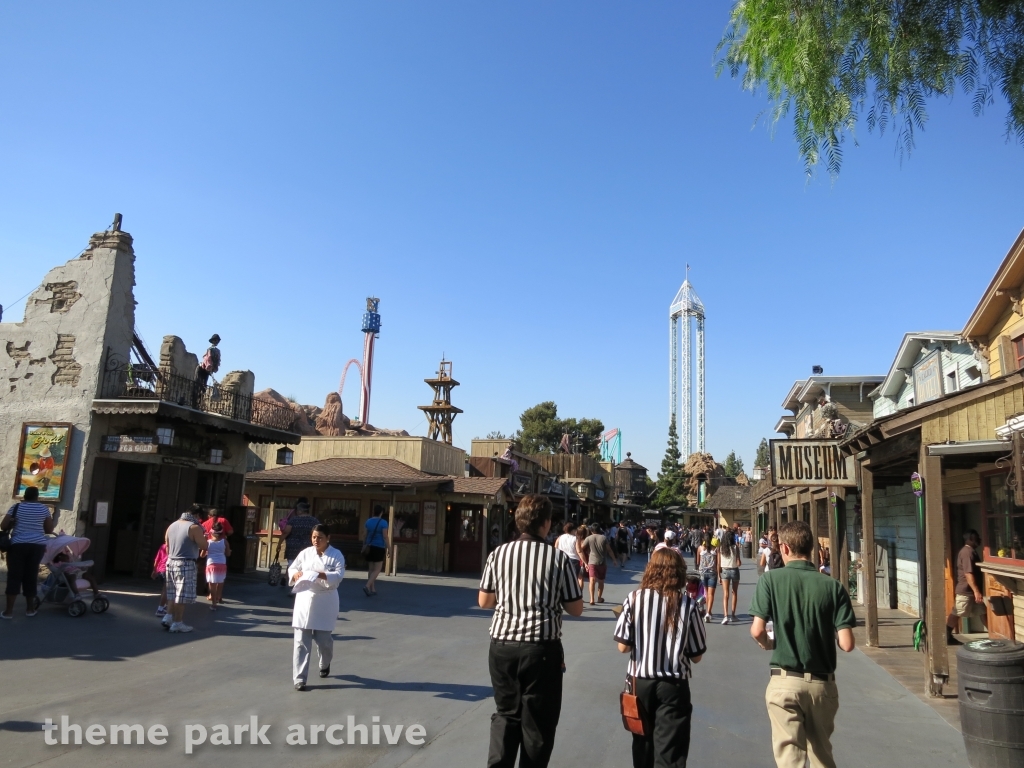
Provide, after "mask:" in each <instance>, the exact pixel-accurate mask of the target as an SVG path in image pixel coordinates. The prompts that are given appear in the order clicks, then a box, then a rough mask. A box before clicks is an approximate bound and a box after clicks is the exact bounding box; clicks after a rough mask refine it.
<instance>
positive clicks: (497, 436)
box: [486, 430, 508, 440]
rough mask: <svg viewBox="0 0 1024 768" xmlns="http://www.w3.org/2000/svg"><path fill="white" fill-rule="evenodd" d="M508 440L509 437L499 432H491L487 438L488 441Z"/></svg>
mask: <svg viewBox="0 0 1024 768" xmlns="http://www.w3.org/2000/svg"><path fill="white" fill-rule="evenodd" d="M507 438H508V435H506V434H505V433H503V432H500V431H498V430H492V431H491V432H488V433H487V438H486V439H487V440H505V439H507Z"/></svg>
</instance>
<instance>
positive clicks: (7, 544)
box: [0, 503, 21, 552]
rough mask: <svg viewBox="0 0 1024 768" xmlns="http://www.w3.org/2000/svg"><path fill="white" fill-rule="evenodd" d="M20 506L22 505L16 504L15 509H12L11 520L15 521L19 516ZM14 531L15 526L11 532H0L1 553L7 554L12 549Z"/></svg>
mask: <svg viewBox="0 0 1024 768" xmlns="http://www.w3.org/2000/svg"><path fill="white" fill-rule="evenodd" d="M19 506H21V504H20V503H18V504H15V505H14V506H13V507H11V514H10V518H11V520H13V519H14V518H15V517H16V516H17V514H18V507H19ZM13 531H14V527H13V526H12V527H11V530H9V531H0V552H6V551H7V550H9V549H10V548H11V533H12V532H13Z"/></svg>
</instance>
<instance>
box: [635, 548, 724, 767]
mask: <svg viewBox="0 0 1024 768" xmlns="http://www.w3.org/2000/svg"><path fill="white" fill-rule="evenodd" d="M615 641H616V642H617V643H618V645H619V650H620V651H622V652H623V653H628V654H630V657H629V670H628V672H627V677H626V692H625V693H624V694H623V696H622V698H621V706H622V710H623V724H624V725H625V726H626V728H627V729H628V730H629V731H631V732H632V733H633V766H634V768H654V766H658V768H685V766H686V758H687V755H688V754H689V751H690V717H691V714H692V713H693V705H692V704H691V703H690V677H691V665H692V664H696V663H697V662H699V661H700V660H701V657H702V656H703V655H704V653H705V651H706V650H707V643H706V637H705V631H704V622H703V621H702V620H701V616H700V611H699V609H698V607H697V604H696V602H695V601H694V600H693V598H692V597H690V596H689V595H688V594H687V591H686V563H685V562H684V561H683V558H681V557H680V556H679V555H677V554H676V553H675V552H673V551H672V550H670V549H659V550H657V551H656V552H654V553H653V554H652V555H651V560H650V562H649V563H648V564H647V570H646V571H645V572H644V577H643V580H642V581H641V582H640V588H639V589H637V590H635V591H633V592H630V593H629V595H627V597H626V600H625V602H623V604H622V614H621V615H620V616H619V620H618V622H617V623H616V625H615ZM632 710H635V716H634V714H633V711H632Z"/></svg>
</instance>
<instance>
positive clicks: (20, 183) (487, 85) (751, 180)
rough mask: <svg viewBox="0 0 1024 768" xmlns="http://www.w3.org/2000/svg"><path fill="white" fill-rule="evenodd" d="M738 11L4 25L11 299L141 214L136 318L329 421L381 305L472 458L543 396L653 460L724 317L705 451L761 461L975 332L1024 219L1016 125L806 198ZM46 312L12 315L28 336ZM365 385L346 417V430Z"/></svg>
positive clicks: (148, 15) (847, 169)
mask: <svg viewBox="0 0 1024 768" xmlns="http://www.w3.org/2000/svg"><path fill="white" fill-rule="evenodd" d="M729 8H730V4H729V3H725V2H711V3H695V2H685V3H684V2H652V3H645V4H624V3H610V2H592V3H587V4H582V3H565V2H549V3H539V2H524V3H507V2H506V3H472V2H432V3H412V2H390V3H383V2H382V3H358V4H357V3H333V2H331V3H314V2H307V3H292V4H287V5H285V4H270V3H257V2H246V3H242V2H235V3H227V2H225V3H215V4H210V3H183V2H181V3H173V4H151V3H150V4H128V3H117V4H115V3H92V4H71V3H63V4H43V3H33V4H20V5H15V4H7V5H6V6H4V8H3V9H2V10H0V72H3V73H4V74H3V75H2V76H0V148H2V149H0V302H3V303H4V304H5V305H10V304H11V303H12V302H13V301H14V300H15V299H17V298H18V297H20V296H22V295H23V294H25V293H27V292H28V291H29V290H31V289H33V288H34V287H35V286H36V285H37V284H38V283H39V282H40V280H41V279H42V277H43V275H44V274H45V272H46V271H47V270H48V269H49V268H50V267H52V266H54V265H56V264H58V263H62V262H63V261H65V260H67V259H69V258H72V257H74V256H75V255H76V254H77V253H78V252H79V251H80V250H81V248H82V247H84V246H85V244H86V242H87V240H88V237H89V235H90V234H91V233H92V232H94V231H97V230H100V229H103V228H105V227H106V226H108V225H109V223H110V220H111V218H112V215H113V213H114V212H115V211H119V212H121V213H122V214H123V215H124V228H125V229H126V230H128V231H129V232H131V233H132V235H133V236H134V237H135V247H136V254H137V263H136V268H137V283H138V285H137V289H136V298H137V299H138V301H139V307H138V316H137V323H138V328H139V330H140V332H141V333H142V336H143V337H144V338H145V339H146V340H147V342H148V344H149V346H150V348H151V349H155V348H158V347H159V342H160V338H161V337H162V336H163V335H165V334H176V335H179V336H181V337H182V338H184V339H185V341H186V343H187V344H188V345H189V347H190V348H191V349H194V350H201V349H202V348H203V347H204V346H205V341H206V339H207V338H208V337H209V335H210V334H211V333H213V332H214V331H216V332H217V333H219V334H220V335H221V336H222V337H223V342H222V345H221V346H222V349H223V356H224V370H230V369H234V368H250V369H252V370H253V371H255V373H256V381H257V387H260V388H262V387H267V386H272V387H274V388H275V389H277V390H279V391H280V392H282V393H284V394H286V395H293V396H295V397H297V398H298V399H299V400H301V401H303V402H308V403H316V404H322V403H323V400H324V398H325V396H326V394H327V393H328V392H329V391H330V390H332V389H333V388H335V387H337V384H338V377H339V375H340V373H341V369H342V367H343V365H344V363H345V361H346V360H348V359H349V358H351V357H358V356H359V355H360V354H361V345H362V340H361V334H360V332H359V323H360V315H361V312H362V311H363V306H364V298H365V297H366V296H368V295H371V294H372V295H376V296H379V297H380V298H381V305H380V308H381V315H382V318H383V328H382V333H381V336H380V340H379V342H378V345H377V359H376V366H375V381H374V396H373V404H372V410H371V421H372V422H373V423H375V424H377V425H380V426H387V427H392V428H404V429H408V430H409V431H410V432H412V433H414V434H423V432H424V427H425V423H424V422H423V420H422V417H421V414H420V412H419V411H418V410H416V406H417V405H419V404H422V403H426V402H427V401H428V395H429V389H428V388H427V386H426V385H425V384H423V382H422V379H423V378H424V377H425V376H429V375H430V374H432V372H433V371H434V370H435V369H436V366H437V362H438V360H439V359H440V357H441V354H442V353H444V354H445V355H447V357H448V358H449V359H452V360H454V373H455V377H456V378H457V379H458V380H459V381H461V382H462V386H461V387H459V388H458V389H456V391H455V397H454V402H455V403H456V404H457V405H459V406H460V407H461V408H463V409H464V410H465V414H464V415H462V416H460V417H459V418H458V419H457V420H456V422H455V436H456V442H457V443H458V444H460V445H462V446H464V447H466V448H468V447H469V441H470V440H471V439H472V438H473V437H474V436H482V435H484V434H485V433H486V432H488V431H490V430H493V429H497V430H503V431H505V432H509V431H511V430H513V429H515V428H516V427H517V425H518V416H519V413H520V412H522V410H523V409H525V408H527V407H529V406H531V405H534V404H535V403H537V402H540V401H542V400H554V401H555V402H556V403H557V404H558V406H559V413H560V414H562V415H566V416H577V417H598V418H600V419H602V420H603V421H604V423H605V424H606V426H608V427H615V426H617V427H620V428H621V429H622V430H623V434H624V448H625V450H629V451H632V452H633V454H634V457H635V458H637V459H639V460H640V461H641V462H642V463H644V464H645V465H647V466H648V467H650V468H651V470H652V474H653V472H654V470H656V469H657V467H658V466H659V464H660V461H661V457H662V454H663V452H664V448H665V436H666V430H667V426H668V424H667V421H668V415H667V413H668V394H667V390H668V370H667V369H668V362H667V357H668V350H667V347H668V317H667V315H668V306H669V303H670V301H671V300H672V297H673V296H674V294H675V292H676V290H677V289H678V287H679V284H680V283H681V282H682V280H683V278H684V273H685V266H684V265H685V264H686V263H687V262H689V263H690V264H691V265H692V267H693V269H692V272H691V277H692V280H693V283H694V285H695V286H696V289H697V291H698V293H699V295H700V296H701V298H702V299H703V301H704V303H705V306H706V307H707V311H708V321H707V387H708V394H707V420H708V448H709V450H710V451H711V452H712V453H714V454H715V456H716V457H718V458H719V459H722V458H724V455H725V454H726V453H727V452H728V451H729V450H730V449H732V448H735V449H736V450H737V451H738V452H739V453H740V454H741V456H742V457H743V458H744V459H745V461H746V464H747V466H748V467H749V466H750V464H751V463H752V459H753V454H754V450H755V448H756V445H757V442H758V441H759V440H760V438H761V437H763V436H768V437H771V436H773V435H771V429H772V427H773V426H774V424H775V422H776V421H777V419H778V417H779V416H780V415H781V407H780V403H781V401H782V398H783V396H784V395H785V393H786V391H787V390H788V388H789V386H790V384H791V383H792V382H793V381H794V380H795V379H797V378H801V377H804V376H806V375H808V374H809V372H810V367H811V366H812V365H814V364H820V365H822V366H824V368H825V371H826V372H827V373H833V374H837V375H859V374H876V373H878V374H880V373H884V372H885V371H886V370H887V369H888V366H889V364H890V362H891V360H892V357H893V355H894V354H895V352H896V347H897V345H898V343H899V341H900V339H901V337H902V334H903V333H904V332H906V331H910V330H921V329H953V330H956V329H959V328H961V327H962V326H963V324H964V322H965V320H966V319H967V316H968V315H969V314H970V311H971V310H972V309H973V307H974V305H975V304H976V302H977V301H978V299H979V297H980V295H981V292H982V290H983V289H984V287H985V286H986V285H987V284H988V281H989V280H990V279H991V277H992V274H993V272H994V270H995V268H996V266H997V265H998V263H999V262H1000V260H1001V259H1002V257H1003V256H1004V255H1005V253H1006V250H1007V249H1008V247H1009V246H1010V244H1011V243H1012V241H1013V239H1014V238H1015V237H1016V235H1017V233H1018V231H1019V230H1020V228H1021V227H1022V226H1024V211H1022V206H1021V202H1022V194H1021V192H1020V189H1019V185H1020V181H1019V179H1020V178H1021V177H1022V176H1024V149H1022V148H1021V147H1020V146H1018V145H1015V144H1007V143H1006V142H1005V140H1004V137H1003V115H1004V109H1003V105H1002V104H1001V103H997V104H996V105H995V106H994V107H992V108H991V109H990V110H989V112H988V114H987V115H986V116H984V117H982V118H980V119H978V118H975V117H973V116H972V114H971V111H970V100H969V98H967V97H965V96H963V95H958V96H957V97H956V98H954V99H953V100H952V101H942V102H932V103H931V104H930V105H929V109H930V114H931V121H930V122H929V124H928V126H927V130H926V131H925V132H924V133H923V134H922V135H920V136H919V142H918V144H919V145H918V149H917V150H916V151H915V153H914V154H913V155H912V156H911V157H910V158H909V159H904V160H903V161H902V162H901V161H900V159H899V157H898V156H897V155H896V153H895V151H894V150H895V146H896V145H895V137H894V136H893V135H891V134H887V135H885V136H882V137H879V136H878V135H877V134H869V133H868V132H867V129H866V127H864V126H862V127H861V131H860V134H859V140H860V146H859V147H854V146H853V145H852V144H850V143H848V144H847V146H846V157H845V164H844V168H843V172H842V175H841V177H840V178H839V180H838V181H837V182H836V183H835V184H832V183H831V182H830V180H829V179H828V177H827V175H821V176H820V177H818V178H815V179H814V180H812V181H810V182H807V181H806V180H805V178H804V175H803V173H802V166H801V163H800V160H799V158H798V156H797V152H796V146H795V144H794V142H793V139H792V135H791V128H790V126H789V125H788V124H783V125H780V126H779V128H778V131H777V133H776V135H775V137H774V138H772V136H771V135H770V131H769V129H768V127H766V126H765V125H764V124H763V123H759V124H755V118H756V117H757V115H758V113H759V112H760V111H761V110H762V109H763V108H764V107H765V102H764V101H763V100H762V99H760V98H755V97H752V96H751V95H749V94H747V93H744V92H742V91H741V90H740V87H739V85H738V83H737V82H735V81H733V80H731V79H729V78H727V77H724V78H716V77H715V74H714V55H713V54H714V48H715V44H716V43H717V41H718V39H719V37H720V35H721V33H722V31H723V29H724V27H725V24H726V20H727V18H728V12H729ZM22 311H23V304H19V305H17V306H16V307H13V308H12V309H11V310H9V312H8V313H6V314H7V316H6V317H5V319H6V320H8V321H10V320H14V319H16V318H17V317H20V314H21V312H22ZM352 382H353V379H350V380H349V384H348V385H347V386H346V391H345V396H344V401H345V410H346V412H347V413H349V414H350V415H351V414H353V413H355V411H356V409H357V388H356V387H355V386H354V385H353V383H352Z"/></svg>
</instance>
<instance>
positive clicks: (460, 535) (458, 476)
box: [246, 436, 509, 573]
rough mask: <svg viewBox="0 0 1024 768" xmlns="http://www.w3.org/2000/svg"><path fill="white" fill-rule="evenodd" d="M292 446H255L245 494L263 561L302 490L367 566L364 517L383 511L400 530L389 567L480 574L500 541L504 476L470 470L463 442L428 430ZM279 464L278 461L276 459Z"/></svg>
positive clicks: (339, 541)
mask: <svg viewBox="0 0 1024 768" xmlns="http://www.w3.org/2000/svg"><path fill="white" fill-rule="evenodd" d="M281 450H288V447H287V446H274V445H266V446H263V445H254V446H252V452H251V456H250V459H251V468H252V470H251V471H250V472H249V473H248V474H247V475H246V497H247V499H248V502H249V504H250V506H251V507H252V509H253V510H254V512H253V514H254V515H255V518H256V520H257V521H258V524H257V528H258V535H259V537H260V548H259V564H260V566H261V567H266V566H267V565H269V563H270V562H271V561H272V559H273V558H274V557H275V556H276V555H277V551H278V544H279V537H280V528H279V523H280V521H281V520H282V519H283V518H284V517H286V516H287V515H288V514H290V512H291V511H292V510H293V509H294V508H295V504H296V503H297V501H298V499H299V498H300V497H305V498H306V499H308V501H309V503H310V508H311V512H312V514H313V516H314V517H316V518H317V519H318V520H320V522H322V523H324V524H325V525H327V526H328V527H329V528H330V530H331V541H332V544H333V545H334V546H335V547H337V548H339V549H340V550H341V551H342V553H343V554H344V555H345V558H346V560H348V561H349V563H350V564H352V565H354V566H356V567H359V566H361V565H363V562H364V561H363V557H362V555H361V553H360V549H361V541H362V539H363V537H364V532H365V524H366V521H367V520H368V519H369V518H370V516H371V515H372V514H373V512H374V510H375V509H376V508H378V507H379V508H381V509H383V510H384V517H385V519H386V520H388V521H389V527H390V530H391V531H392V533H393V537H392V542H393V544H394V551H393V552H389V558H388V563H387V566H386V567H387V572H390V573H394V572H396V570H401V571H431V572H458V573H479V572H480V571H481V569H482V568H483V562H484V559H485V558H486V556H487V554H488V552H489V551H490V550H491V549H493V548H494V547H495V546H497V543H500V542H501V541H503V539H502V538H501V536H500V534H501V524H502V522H503V521H504V520H505V519H506V509H507V505H508V501H509V496H508V493H507V478H504V477H467V476H466V470H465V467H466V455H465V452H464V451H462V450H461V449H459V448H455V447H453V446H450V445H448V444H447V443H444V442H440V441H434V440H430V439H428V438H425V437H411V436H405V437H392V436H378V437H303V438H302V441H301V442H300V443H299V445H298V446H296V447H295V448H294V450H293V451H292V453H291V454H290V455H287V454H286V455H285V456H282V457H279V456H278V453H279V451H281ZM279 460H280V461H281V464H278V461H279Z"/></svg>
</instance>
